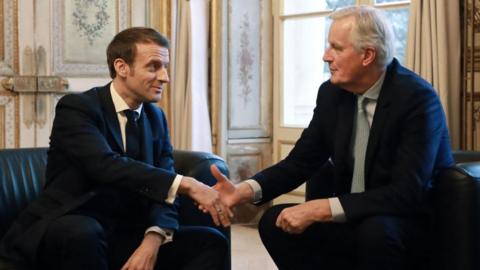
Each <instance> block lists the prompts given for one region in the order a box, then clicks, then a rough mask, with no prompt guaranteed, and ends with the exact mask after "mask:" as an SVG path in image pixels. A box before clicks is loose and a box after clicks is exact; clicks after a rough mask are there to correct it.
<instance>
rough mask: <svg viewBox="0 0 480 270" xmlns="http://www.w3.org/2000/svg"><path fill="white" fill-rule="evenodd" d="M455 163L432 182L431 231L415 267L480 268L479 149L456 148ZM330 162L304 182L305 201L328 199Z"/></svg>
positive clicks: (331, 169) (469, 269)
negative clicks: (457, 149)
mask: <svg viewBox="0 0 480 270" xmlns="http://www.w3.org/2000/svg"><path fill="white" fill-rule="evenodd" d="M453 155H454V158H455V161H456V163H457V164H456V165H455V166H454V167H452V168H448V169H445V170H443V171H442V172H441V173H440V174H439V175H438V176H437V178H436V179H435V180H434V183H433V190H432V198H433V200H432V207H433V213H434V220H433V230H432V232H431V235H429V237H428V238H427V239H430V243H429V245H428V246H429V250H428V251H426V254H425V256H424V257H422V258H421V260H420V261H419V262H418V266H419V267H418V269H422V270H428V269H431V270H433V269H435V270H442V269H445V270H476V269H480V152H474V151H455V152H454V153H453ZM332 176H333V164H332V163H330V162H327V163H326V164H325V165H324V166H323V167H322V168H321V169H320V170H319V172H318V173H317V174H316V175H315V176H314V177H312V179H311V180H309V181H307V184H306V196H305V197H306V200H312V199H317V198H327V197H330V196H332V194H333V192H332V191H331V190H328V189H326V188H325V186H328V182H326V181H328V179H332Z"/></svg>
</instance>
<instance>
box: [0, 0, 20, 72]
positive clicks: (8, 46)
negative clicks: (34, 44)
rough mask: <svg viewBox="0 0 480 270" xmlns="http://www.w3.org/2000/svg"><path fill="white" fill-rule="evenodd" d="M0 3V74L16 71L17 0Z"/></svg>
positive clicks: (3, 0) (6, 0) (1, 1)
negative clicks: (0, 22) (0, 52)
mask: <svg viewBox="0 0 480 270" xmlns="http://www.w3.org/2000/svg"><path fill="white" fill-rule="evenodd" d="M0 5H1V6H2V7H3V9H2V13H1V16H2V29H3V35H2V36H1V37H0V38H1V40H0V44H1V45H0V46H2V51H3V53H2V55H1V59H0V75H13V74H15V73H17V72H18V20H17V0H0Z"/></svg>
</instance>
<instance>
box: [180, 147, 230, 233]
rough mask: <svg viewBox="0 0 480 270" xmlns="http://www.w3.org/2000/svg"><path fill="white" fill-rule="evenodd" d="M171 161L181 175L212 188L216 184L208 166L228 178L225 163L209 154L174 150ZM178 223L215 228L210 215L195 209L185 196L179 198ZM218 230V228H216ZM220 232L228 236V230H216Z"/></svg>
mask: <svg viewBox="0 0 480 270" xmlns="http://www.w3.org/2000/svg"><path fill="white" fill-rule="evenodd" d="M173 159H174V166H175V171H176V172H177V173H179V174H181V175H185V176H190V177H193V178H195V179H197V180H198V181H200V182H203V183H204V184H206V185H209V186H213V185H215V183H216V182H217V181H216V179H215V178H214V177H213V175H212V174H211V172H210V165H212V164H215V165H216V166H217V167H218V168H219V169H220V171H221V172H222V173H223V174H224V175H226V176H227V177H228V176H229V171H228V167H227V164H226V163H225V161H224V160H223V159H222V158H220V157H218V156H216V155H214V154H210V153H206V152H197V151H184V150H174V151H173ZM178 212H179V221H180V224H181V225H202V226H211V227H216V226H215V225H214V223H213V221H212V219H211V217H210V215H207V214H204V213H202V212H201V211H199V210H198V209H197V207H196V206H195V205H194V203H193V201H192V200H191V199H190V198H189V197H187V196H180V208H179V211H178ZM217 228H218V227H217ZM218 229H219V230H220V231H222V232H223V233H225V234H226V235H227V234H229V230H225V229H224V228H218Z"/></svg>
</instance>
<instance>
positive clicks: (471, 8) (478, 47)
mask: <svg viewBox="0 0 480 270" xmlns="http://www.w3.org/2000/svg"><path fill="white" fill-rule="evenodd" d="M462 19H463V24H462V32H463V40H462V43H463V57H462V59H463V69H462V73H463V74H462V75H463V83H462V92H461V95H462V103H461V126H462V129H461V148H462V149H467V150H480V0H464V1H462Z"/></svg>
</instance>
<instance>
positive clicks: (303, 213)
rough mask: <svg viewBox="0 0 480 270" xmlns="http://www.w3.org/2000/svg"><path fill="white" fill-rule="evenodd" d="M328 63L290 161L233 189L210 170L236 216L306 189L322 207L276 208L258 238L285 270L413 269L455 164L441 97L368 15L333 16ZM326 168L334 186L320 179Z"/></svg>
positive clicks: (360, 9) (372, 12)
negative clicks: (437, 188) (436, 196)
mask: <svg viewBox="0 0 480 270" xmlns="http://www.w3.org/2000/svg"><path fill="white" fill-rule="evenodd" d="M331 18H332V20H333V22H332V25H331V28H330V32H329V35H328V43H329V46H328V48H327V49H326V50H325V54H324V56H323V60H324V61H325V62H326V63H327V64H328V66H329V69H330V73H331V78H330V80H328V81H326V82H325V83H323V84H322V85H321V86H320V89H319V91H318V96H317V101H316V108H315V110H314V114H313V118H312V120H311V122H310V124H309V126H308V127H307V128H306V129H305V130H304V131H303V133H302V135H301V137H300V139H299V140H298V141H297V143H296V144H295V147H294V148H293V150H292V151H291V152H290V153H289V155H288V156H287V157H286V158H285V159H284V160H282V161H280V162H279V163H278V164H275V165H273V166H271V167H269V168H267V169H265V170H263V171H261V172H259V173H257V174H256V175H254V176H253V177H252V178H251V179H249V180H247V181H244V182H242V183H240V184H238V185H236V186H234V185H232V184H231V183H230V182H227V181H226V178H225V177H224V176H222V175H221V174H220V173H219V172H218V170H217V169H216V168H215V167H212V171H213V173H214V174H215V175H216V178H217V180H218V184H217V185H216V189H217V190H219V191H220V194H221V199H222V200H223V201H224V203H225V204H226V205H228V206H230V207H232V206H235V205H237V204H240V203H247V202H253V203H255V204H261V203H265V202H268V201H270V200H271V199H273V198H275V197H277V196H279V195H281V194H284V193H286V192H289V191H291V190H292V189H294V188H296V187H297V186H299V185H300V184H302V183H304V182H305V181H306V180H310V181H312V183H314V184H315V186H317V189H318V190H315V192H316V193H321V194H322V198H320V199H313V200H309V201H307V202H305V203H301V204H282V205H275V206H273V207H272V208H270V209H269V210H268V211H267V212H266V213H265V214H264V216H263V217H262V219H261V221H260V224H259V232H260V236H261V238H262V241H263V243H264V245H265V247H266V248H267V250H268V252H269V253H270V255H271V256H272V258H273V260H274V261H275V263H276V264H277V266H278V267H279V269H370V270H371V269H382V270H385V269H411V268H412V264H413V263H414V262H413V261H414V257H415V255H417V254H420V253H421V252H419V251H418V250H416V249H415V247H416V246H417V245H418V244H421V243H422V242H421V241H422V240H421V239H422V236H424V235H425V232H426V231H427V229H428V226H429V223H430V218H429V207H428V194H429V190H430V188H431V183H432V179H433V178H434V176H435V175H436V173H437V172H438V171H439V170H440V169H442V168H445V167H449V166H451V165H452V164H453V158H452V154H451V149H450V141H449V135H448V130H447V126H446V122H445V116H444V112H443V109H442V105H441V103H440V101H439V98H438V96H437V94H436V92H435V90H434V89H433V88H432V86H431V85H430V84H428V83H427V82H426V81H424V80H423V79H422V78H420V77H419V76H418V75H416V74H415V73H413V72H412V71H410V70H408V69H406V68H404V67H402V66H401V65H400V64H399V62H398V61H397V60H396V59H395V58H394V57H393V51H394V49H393V34H392V29H391V26H390V25H389V24H388V22H387V20H386V19H385V18H384V17H383V14H382V13H381V12H380V11H379V10H376V9H375V8H372V7H368V6H354V7H348V8H345V9H341V10H338V11H335V12H334V13H333V14H332V15H331ZM325 166H327V167H330V168H331V169H332V174H331V175H330V176H329V177H325V175H323V177H319V176H320V172H321V171H322V170H324V169H325Z"/></svg>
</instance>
